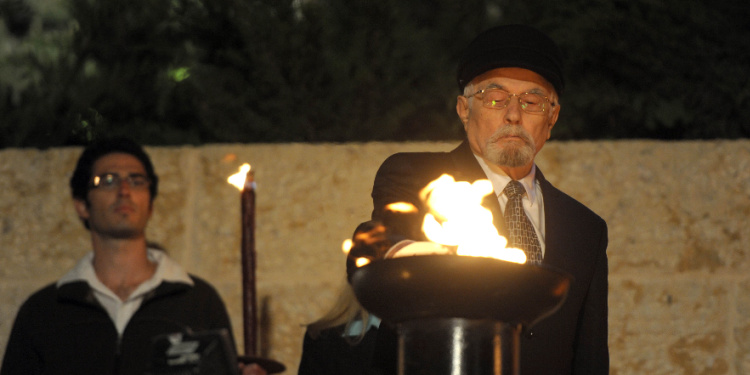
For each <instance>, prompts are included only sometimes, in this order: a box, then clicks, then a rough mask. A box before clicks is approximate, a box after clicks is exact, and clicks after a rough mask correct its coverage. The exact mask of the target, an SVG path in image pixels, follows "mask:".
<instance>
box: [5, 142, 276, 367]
mask: <svg viewBox="0 0 750 375" xmlns="http://www.w3.org/2000/svg"><path fill="white" fill-rule="evenodd" d="M158 182H159V180H158V177H157V176H156V174H155V173H154V168H153V165H152V164H151V160H150V159H149V157H148V155H147V154H146V153H145V152H144V151H143V149H142V148H141V147H140V146H139V145H137V144H136V143H134V142H132V141H130V140H128V139H123V138H118V139H111V140H104V141H100V142H96V143H94V144H92V145H91V146H89V147H87V148H86V150H84V152H83V154H82V155H81V157H80V158H79V160H78V164H77V165H76V169H75V171H74V172H73V176H72V177H71V179H70V187H71V189H72V193H73V204H74V207H75V210H76V212H77V213H78V216H79V217H80V219H81V220H82V221H83V223H84V225H85V226H86V228H87V229H88V230H89V232H90V234H91V247H92V250H91V252H89V253H88V254H86V255H85V256H84V257H83V259H81V260H80V262H79V263H78V264H77V265H76V266H75V267H74V268H73V269H72V270H70V271H69V272H68V273H67V274H65V275H64V276H63V277H62V278H61V279H60V280H58V281H57V282H56V283H54V284H51V285H49V286H47V287H45V288H43V289H41V290H40V291H38V292H36V293H34V294H33V295H32V296H31V297H30V298H29V299H28V300H27V301H26V302H25V303H24V304H23V306H22V307H21V309H20V311H19V312H18V316H17V318H16V321H15V324H14V326H13V329H12V331H11V335H10V339H9V341H8V346H7V348H6V352H5V357H4V358H3V366H2V369H0V374H2V375H16V374H17V375H32V374H92V375H93V374H97V375H100V374H134V375H135V374H138V375H142V374H143V373H144V371H146V370H147V368H148V366H149V363H150V360H151V355H152V353H151V342H152V340H153V339H154V337H156V336H158V335H161V334H167V333H175V332H183V331H185V330H187V329H190V330H192V331H201V330H213V329H227V330H228V332H229V333H230V335H231V332H232V330H231V325H230V322H229V317H228V315H227V312H226V308H225V306H224V303H223V302H222V300H221V298H220V297H219V295H218V293H217V292H216V291H215V290H214V288H213V287H212V286H211V285H209V284H208V283H207V282H206V281H204V280H201V279H200V278H197V277H195V276H192V275H189V274H187V273H186V272H185V270H184V269H183V268H182V267H180V266H179V265H178V264H177V263H175V262H174V261H173V260H172V259H171V258H169V256H167V254H166V253H165V252H164V251H161V250H158V249H155V248H152V247H149V245H148V243H147V241H146V226H147V224H148V220H149V218H150V217H151V213H152V210H153V202H154V199H155V198H156V194H157V191H158ZM231 344H232V345H234V342H232V343H231ZM244 370H245V374H264V373H265V372H263V371H262V369H260V368H258V367H257V365H252V366H246V367H245V368H244Z"/></svg>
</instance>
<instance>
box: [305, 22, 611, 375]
mask: <svg viewBox="0 0 750 375" xmlns="http://www.w3.org/2000/svg"><path fill="white" fill-rule="evenodd" d="M457 80H458V87H459V90H460V91H461V93H462V94H461V95H459V96H458V98H457V103H456V112H457V113H458V117H459V119H460V120H461V122H462V124H463V127H464V129H465V131H466V139H465V140H464V141H463V142H462V143H461V144H460V145H459V146H458V147H457V148H456V149H454V150H453V151H450V152H436V153H398V154H395V155H392V156H390V157H389V158H388V159H387V160H385V162H383V164H382V165H381V167H380V169H379V170H378V172H377V175H376V177H375V183H374V187H373V190H372V199H373V203H374V210H373V214H372V218H373V222H369V223H365V224H363V225H360V227H359V228H358V233H361V232H369V234H370V235H369V236H358V235H357V233H355V238H354V239H355V246H354V248H352V250H351V252H350V256H349V258H348V260H347V271H348V272H349V273H350V275H351V273H352V272H353V270H354V269H355V268H356V266H355V265H354V259H355V258H357V257H361V256H366V257H370V258H380V257H382V256H383V255H384V253H385V252H386V251H388V253H387V254H388V255H389V256H390V254H392V253H393V252H394V251H395V250H397V249H398V248H400V247H401V246H404V245H405V244H406V247H403V248H402V249H404V250H405V249H407V248H408V244H409V243H410V241H409V239H411V240H416V241H419V240H422V239H423V237H422V235H421V234H419V233H415V232H417V231H414V230H413V228H418V227H419V224H418V223H415V222H411V223H409V222H405V220H404V219H399V221H398V224H394V223H396V222H390V223H389V219H388V217H389V216H388V215H389V214H386V209H385V208H386V206H387V205H388V204H391V203H396V202H408V203H411V204H412V205H414V206H415V207H417V208H418V210H419V214H417V215H411V217H413V218H414V219H415V220H421V218H422V217H423V216H424V213H426V212H427V210H426V208H425V207H424V203H423V202H422V201H421V199H420V196H419V192H420V190H421V189H422V188H424V187H425V186H426V185H428V184H429V183H430V182H431V181H433V180H435V179H437V178H438V177H439V176H441V175H442V174H450V175H452V176H453V177H454V178H455V179H456V180H457V181H469V182H473V181H476V180H479V179H488V180H489V181H490V182H491V183H492V186H493V189H494V192H495V197H492V196H490V197H489V198H488V199H485V201H484V203H483V204H484V205H485V206H486V207H487V208H489V209H490V210H491V211H492V213H493V217H494V224H495V227H497V229H498V232H499V233H501V234H503V235H504V236H505V237H507V238H508V240H509V242H510V244H511V245H512V246H513V247H517V248H521V249H523V250H524V251H525V253H526V255H527V259H528V260H529V261H530V262H532V263H541V264H543V265H548V266H552V267H554V268H557V269H560V270H562V271H565V272H567V273H569V274H570V275H572V276H573V277H574V280H573V282H572V285H571V287H570V290H569V293H568V297H567V299H566V301H565V303H564V304H563V305H562V307H561V308H560V309H559V310H558V311H557V312H555V313H554V314H553V315H551V316H549V317H548V318H546V319H545V320H542V321H541V322H539V323H538V324H536V325H535V326H533V327H532V328H531V329H530V330H527V331H526V332H524V335H523V337H522V339H521V343H520V350H521V353H520V357H521V358H520V362H521V363H520V370H521V373H522V374H534V375H561V374H580V375H584V374H585V375H598V374H607V373H608V372H609V350H608V344H607V275H608V270H607V253H606V250H607V242H608V238H607V225H606V223H605V222H604V220H602V218H600V217H599V216H598V215H596V214H595V213H594V212H592V211H591V210H589V209H588V208H586V207H585V206H584V205H583V204H581V203H579V202H577V201H576V200H574V199H573V198H571V197H570V196H568V195H566V194H565V193H563V192H562V191H560V190H558V189H557V188H555V187H554V186H553V185H552V184H551V183H550V182H549V181H547V179H545V177H544V175H543V174H542V171H541V170H540V169H539V168H538V167H537V166H536V164H535V162H534V158H535V156H536V155H537V153H538V152H539V151H540V150H541V149H542V147H543V146H544V144H545V142H546V141H547V140H548V139H549V138H550V136H551V134H552V129H553V128H554V126H555V123H556V122H557V119H558V116H559V115H560V111H561V105H560V96H561V95H562V93H563V89H564V79H563V64H562V56H561V53H560V50H559V48H558V47H557V45H556V44H555V43H554V42H553V41H552V40H551V39H550V38H549V37H548V36H547V35H545V34H543V33H542V32H540V31H538V30H536V29H534V28H532V27H529V26H523V25H505V26H499V27H495V28H492V29H489V30H487V31H485V32H483V33H481V34H480V35H479V36H477V37H476V38H475V39H474V40H473V41H472V42H471V43H470V45H469V46H468V48H467V49H466V51H465V53H464V54H463V56H462V58H461V60H460V63H459V66H458V74H457ZM378 222H383V223H385V224H386V226H388V227H389V228H388V232H386V233H385V234H387V236H384V235H383V234H384V233H383V232H382V229H378V228H382V226H378V225H377V224H372V223H378ZM378 231H380V232H378ZM358 238H359V239H363V238H364V239H366V240H365V241H362V240H359V241H358V240H357V239H358ZM404 238H406V239H407V240H406V241H399V240H402V239H404ZM392 245H395V246H393V247H392ZM367 326H368V327H369V326H370V325H367ZM331 329H335V328H331ZM367 330H368V332H367V334H366V335H365V341H367V340H368V336H370V342H371V341H372V340H373V339H372V337H371V336H377V337H376V338H375V339H374V340H375V342H376V343H375V344H373V347H374V349H372V352H373V353H374V355H373V356H372V361H371V362H372V363H370V364H361V365H362V366H365V367H375V368H380V369H381V370H382V371H380V372H378V371H376V373H393V372H395V365H396V364H395V361H396V356H395V354H394V351H395V347H396V343H395V335H394V333H393V332H392V331H390V330H389V329H388V327H387V326H384V325H381V326H380V327H379V328H369V329H367ZM389 331H390V332H389ZM332 336H333V335H321V337H328V340H332V339H331V337H332ZM333 337H335V336H333ZM305 345H306V346H305V350H306V353H309V355H306V356H303V364H305V367H304V369H305V371H306V372H305V373H306V374H312V373H316V372H314V371H307V369H308V368H313V366H314V365H315V364H316V363H317V364H320V363H324V362H323V361H317V360H315V358H313V356H317V357H320V358H322V357H324V356H323V355H321V354H320V350H319V348H320V347H323V345H330V344H325V343H322V344H320V345H316V343H315V340H312V339H310V338H306V342H305ZM368 350H370V349H368ZM301 372H302V371H301Z"/></svg>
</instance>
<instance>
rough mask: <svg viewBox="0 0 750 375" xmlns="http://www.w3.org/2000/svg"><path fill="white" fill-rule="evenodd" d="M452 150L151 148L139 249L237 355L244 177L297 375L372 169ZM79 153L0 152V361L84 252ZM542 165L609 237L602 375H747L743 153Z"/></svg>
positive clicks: (262, 280) (267, 288)
mask: <svg viewBox="0 0 750 375" xmlns="http://www.w3.org/2000/svg"><path fill="white" fill-rule="evenodd" d="M456 143H457V142H448V143H409V144H397V143H366V144H337V145H333V144H319V145H307V144H278V145H209V146H203V147H151V148H147V151H148V152H149V153H150V154H151V156H152V158H153V159H154V163H155V165H156V169H157V173H158V174H159V175H160V176H161V181H162V184H161V191H160V193H159V197H158V198H157V199H156V202H155V214H154V217H153V218H152V221H151V224H150V226H149V230H148V236H149V238H150V239H151V240H154V241H157V242H160V243H161V244H163V245H164V246H165V247H166V248H167V249H168V252H169V253H170V254H171V255H172V256H173V257H174V258H176V259H177V261H179V262H180V263H181V264H183V265H184V266H185V267H186V268H187V269H188V270H189V271H190V272H192V273H194V274H196V275H198V276H201V277H203V278H205V279H208V280H209V281H211V282H212V283H213V284H214V285H215V286H216V287H217V289H219V291H220V293H221V295H222V297H223V298H224V300H225V302H226V303H227V305H228V307H229V310H230V313H231V318H232V321H233V323H234V326H235V336H237V338H238V340H239V341H241V337H242V330H241V321H242V318H241V307H240V300H241V297H240V295H241V289H240V288H241V287H240V277H241V276H240V266H239V257H240V253H239V243H240V241H239V238H240V236H239V233H240V213H239V210H240V206H239V193H238V191H237V190H236V189H235V188H234V187H232V186H230V185H228V184H227V183H226V177H227V176H229V175H231V174H233V173H235V172H236V171H237V170H238V167H239V165H240V164H241V163H242V162H250V163H251V164H253V166H254V168H255V170H256V180H257V183H258V190H257V214H256V215H257V216H256V220H257V230H256V236H257V239H256V243H257V252H258V272H257V277H258V293H259V300H260V302H259V305H260V306H261V307H262V308H263V309H265V310H266V311H267V314H266V315H264V319H263V321H264V329H263V332H264V336H263V337H264V339H263V340H261V343H263V344H265V345H264V347H263V348H262V351H263V354H264V355H265V356H267V357H270V358H274V359H276V360H279V361H281V362H283V363H285V364H286V365H287V367H288V370H287V371H286V373H287V374H296V372H297V366H298V363H299V357H300V354H301V343H302V336H303V332H304V327H303V325H304V324H305V323H307V322H310V321H312V320H313V319H315V318H316V317H317V316H318V315H319V314H321V313H322V312H323V310H324V309H325V308H326V307H327V306H328V305H329V304H330V303H331V302H332V299H333V297H334V296H335V294H336V291H337V288H338V286H339V285H340V284H341V283H342V282H343V280H344V276H343V275H344V267H343V264H344V263H343V259H344V258H343V255H342V253H341V250H340V247H341V242H342V241H343V240H344V239H345V238H348V237H349V236H350V235H351V232H352V231H353V229H354V227H355V226H356V224H358V223H359V222H361V221H364V220H366V219H368V217H369V214H370V210H371V203H370V200H369V192H370V188H371V184H372V179H373V177H374V174H375V171H376V169H377V167H378V166H379V164H380V163H381V162H382V161H383V160H384V158H385V157H387V156H388V155H390V154H392V153H394V152H397V151H407V150H411V151H417V150H450V149H451V148H452V147H453V145H455V144H456ZM79 153H80V149H79V148H59V149H50V150H46V151H39V150H33V149H9V150H2V151H0V191H2V192H3V194H2V196H0V212H2V215H1V216H0V255H1V256H2V263H1V264H2V265H0V280H2V282H1V283H0V353H4V350H5V344H6V342H7V339H8V334H9V331H10V328H11V325H12V322H13V319H14V317H15V314H16V311H17V309H18V307H19V306H20V304H21V303H22V302H23V301H24V300H25V299H26V297H27V296H28V295H29V294H30V293H32V292H33V291H34V290H36V289H38V288H40V287H42V286H43V285H45V284H47V283H50V282H52V281H54V280H55V279H57V278H58V277H60V276H61V275H62V274H63V273H65V272H66V270H68V269H69V268H70V267H72V266H73V265H74V263H75V262H76V260H77V259H78V258H79V257H80V256H81V255H82V254H84V253H85V252H86V251H87V250H88V249H89V238H88V234H87V232H86V230H85V229H84V228H83V226H82V225H81V223H80V222H79V221H78V219H77V218H76V216H75V213H74V211H73V207H72V204H71V200H70V197H69V196H70V193H69V189H68V186H67V182H68V179H69V176H70V172H71V170H72V168H73V166H74V163H75V161H76V159H77V157H78V155H79ZM538 163H539V165H540V168H541V169H542V170H543V171H544V173H545V175H546V176H547V178H548V179H549V180H550V181H552V182H553V183H554V184H556V185H557V186H558V187H560V188H561V189H562V190H564V191H566V192H568V193H569V194H570V195H572V196H573V197H575V198H577V199H578V200H580V201H582V202H583V203H585V204H587V205H588V206H589V207H591V208H592V209H593V210H594V211H596V212H597V213H599V214H600V215H601V216H602V217H604V218H605V219H606V220H607V222H608V223H609V236H610V246H609V261H610V317H609V320H610V351H611V359H612V371H611V373H612V374H616V375H621V374H732V375H737V374H747V373H750V276H748V272H747V270H748V269H749V268H750V256H749V255H750V230H748V228H747V224H746V223H747V221H748V217H749V216H750V141H748V140H742V141H712V142H652V141H625V142H550V143H548V144H547V146H545V149H544V150H543V151H542V153H541V154H540V155H539V157H538ZM240 344H241V343H240Z"/></svg>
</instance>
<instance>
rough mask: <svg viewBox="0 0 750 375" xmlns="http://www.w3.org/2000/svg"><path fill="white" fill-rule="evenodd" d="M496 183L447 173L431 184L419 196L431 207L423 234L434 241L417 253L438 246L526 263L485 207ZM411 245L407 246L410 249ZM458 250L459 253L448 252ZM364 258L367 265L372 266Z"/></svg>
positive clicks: (401, 208)
mask: <svg viewBox="0 0 750 375" xmlns="http://www.w3.org/2000/svg"><path fill="white" fill-rule="evenodd" d="M493 193H494V191H493V188H492V183H491V182H490V181H489V180H477V181H475V182H474V183H469V182H466V181H458V182H457V181H455V179H454V178H453V177H452V176H450V175H447V174H444V175H442V176H440V177H439V178H438V179H437V180H435V181H432V182H430V183H429V184H428V185H427V186H426V187H425V188H424V189H422V191H420V193H419V195H420V198H421V199H422V201H423V202H425V204H426V205H427V207H429V212H428V213H427V214H425V217H424V221H423V224H422V231H423V232H424V234H425V236H427V238H428V239H429V240H430V241H431V242H432V244H427V243H421V244H420V243H414V244H412V245H408V246H417V247H419V248H415V249H414V250H413V251H407V252H406V253H409V254H414V253H419V252H421V251H424V252H425V253H439V251H436V247H443V248H445V249H446V252H450V253H453V252H455V254H457V255H462V256H476V257H488V258H495V259H500V260H504V261H508V262H514V263H526V254H525V253H524V252H523V250H521V249H516V248H509V247H506V246H507V244H508V241H507V240H506V239H505V237H503V236H501V235H500V234H498V232H497V228H495V226H494V224H493V223H492V212H490V210H488V209H487V208H485V207H483V206H482V199H484V197H485V196H486V195H488V194H493ZM388 209H389V210H391V211H395V212H414V210H416V207H414V206H413V205H411V204H409V203H404V202H399V203H392V204H391V205H389V206H388ZM344 246H345V247H346V246H348V248H345V250H344V252H345V253H348V249H350V248H351V242H347V243H345V245H344ZM408 246H407V247H408ZM447 249H455V251H447ZM396 256H398V255H396ZM360 259H363V260H364V261H365V262H363V263H364V264H367V263H369V260H368V259H364V258H360ZM360 259H357V265H358V266H360V264H359V260H360Z"/></svg>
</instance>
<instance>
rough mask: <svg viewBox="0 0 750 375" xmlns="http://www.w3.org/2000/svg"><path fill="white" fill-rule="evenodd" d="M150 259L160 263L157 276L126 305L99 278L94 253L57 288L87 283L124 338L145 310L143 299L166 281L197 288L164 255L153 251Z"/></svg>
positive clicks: (90, 253)
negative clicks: (126, 331) (132, 323)
mask: <svg viewBox="0 0 750 375" xmlns="http://www.w3.org/2000/svg"><path fill="white" fill-rule="evenodd" d="M148 259H149V260H150V261H151V262H153V263H156V271H155V272H154V275H153V276H152V277H151V278H150V279H148V280H146V281H144V282H143V283H141V284H140V285H139V286H138V287H137V288H136V289H135V290H134V291H133V293H131V294H130V296H129V297H128V298H127V299H126V300H125V301H123V300H121V299H120V298H119V297H118V296H117V295H116V294H115V293H114V292H113V291H112V290H110V289H109V288H107V287H106V286H105V285H104V284H103V283H102V282H101V281H100V280H99V278H98V277H97V276H96V272H95V271H94V263H93V260H94V252H93V251H90V252H89V253H87V254H86V255H85V256H84V257H83V258H82V259H81V260H80V261H78V264H76V266H75V267H73V269H72V270H70V271H69V272H68V273H67V274H65V275H64V276H63V277H62V278H61V279H60V280H58V281H57V286H58V287H60V286H61V285H64V284H67V283H72V282H75V281H85V282H87V283H88V284H89V286H90V287H91V289H93V291H94V296H95V297H96V299H97V301H99V303H100V304H101V305H102V307H104V310H106V311H107V314H108V315H109V317H110V318H111V319H112V322H113V323H114V325H115V327H116V328H117V332H118V334H119V335H120V336H122V333H123V332H124V331H125V327H126V326H127V324H128V322H129V321H130V318H132V317H133V315H134V314H135V312H136V311H137V310H138V308H139V307H140V306H141V303H142V302H143V297H144V296H145V295H146V294H147V293H148V292H150V291H152V290H154V289H156V287H158V286H159V285H160V284H161V283H162V281H170V282H178V283H185V284H188V285H191V286H192V285H193V280H192V279H191V278H190V276H189V275H188V274H187V272H186V271H185V270H184V269H183V268H182V267H181V266H180V265H179V264H177V262H175V261H174V260H172V259H171V258H170V257H169V256H167V254H166V253H164V252H163V251H160V250H156V249H151V248H149V249H148Z"/></svg>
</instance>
